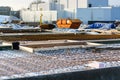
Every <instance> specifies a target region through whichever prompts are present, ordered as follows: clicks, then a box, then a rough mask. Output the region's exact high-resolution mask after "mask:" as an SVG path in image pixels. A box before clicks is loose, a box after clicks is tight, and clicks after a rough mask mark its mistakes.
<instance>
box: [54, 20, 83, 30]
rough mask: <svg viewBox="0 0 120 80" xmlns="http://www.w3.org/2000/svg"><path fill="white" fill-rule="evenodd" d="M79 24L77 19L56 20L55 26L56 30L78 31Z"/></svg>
mask: <svg viewBox="0 0 120 80" xmlns="http://www.w3.org/2000/svg"><path fill="white" fill-rule="evenodd" d="M81 23H82V21H80V20H79V19H58V20H57V23H56V24H57V26H58V28H72V29H78V28H79V26H80V24H81Z"/></svg>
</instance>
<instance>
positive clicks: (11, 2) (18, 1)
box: [0, 0, 120, 10]
mask: <svg viewBox="0 0 120 80" xmlns="http://www.w3.org/2000/svg"><path fill="white" fill-rule="evenodd" d="M32 1H35V0H0V6H10V7H12V9H13V10H19V9H21V8H28V6H29V4H30V3H31V2H32ZM109 4H110V5H120V0H109Z"/></svg>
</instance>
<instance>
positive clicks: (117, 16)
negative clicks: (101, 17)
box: [111, 7, 120, 20]
mask: <svg viewBox="0 0 120 80" xmlns="http://www.w3.org/2000/svg"><path fill="white" fill-rule="evenodd" d="M111 14H112V15H111V17H112V20H120V7H112V13H111Z"/></svg>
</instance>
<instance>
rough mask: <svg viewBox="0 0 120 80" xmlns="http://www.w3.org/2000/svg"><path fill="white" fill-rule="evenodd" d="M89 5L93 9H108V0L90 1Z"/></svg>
mask: <svg viewBox="0 0 120 80" xmlns="http://www.w3.org/2000/svg"><path fill="white" fill-rule="evenodd" d="M88 4H92V7H107V6H108V0H88Z"/></svg>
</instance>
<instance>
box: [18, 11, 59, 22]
mask: <svg viewBox="0 0 120 80" xmlns="http://www.w3.org/2000/svg"><path fill="white" fill-rule="evenodd" d="M41 14H42V15H43V17H42V21H43V22H44V23H45V22H48V23H50V22H52V21H56V20H57V11H30V10H21V11H20V16H21V19H22V20H23V21H24V22H40V15H41Z"/></svg>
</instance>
